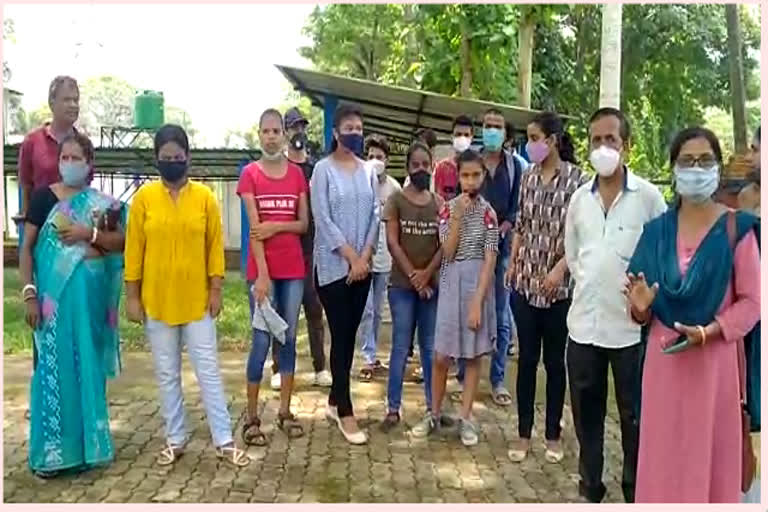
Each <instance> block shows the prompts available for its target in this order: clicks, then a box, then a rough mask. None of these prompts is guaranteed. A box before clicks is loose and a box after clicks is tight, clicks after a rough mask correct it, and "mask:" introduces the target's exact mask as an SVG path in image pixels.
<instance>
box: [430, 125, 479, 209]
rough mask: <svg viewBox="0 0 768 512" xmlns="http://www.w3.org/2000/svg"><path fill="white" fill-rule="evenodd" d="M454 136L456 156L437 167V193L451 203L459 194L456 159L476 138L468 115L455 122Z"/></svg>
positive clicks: (439, 163) (452, 130) (438, 164)
mask: <svg viewBox="0 0 768 512" xmlns="http://www.w3.org/2000/svg"><path fill="white" fill-rule="evenodd" d="M451 133H452V135H453V150H454V151H455V154H454V156H452V157H450V158H445V159H443V160H441V161H439V162H437V164H436V165H435V179H434V182H435V193H436V194H437V195H439V196H440V197H441V198H442V199H443V200H444V201H450V200H451V199H453V198H454V197H456V195H457V194H458V189H459V171H458V169H457V167H456V158H457V157H458V156H459V155H460V154H461V153H462V152H464V151H466V150H468V149H469V147H470V146H471V145H472V137H473V136H474V123H472V119H471V118H470V117H469V116H467V115H463V114H462V115H460V116H458V117H456V119H454V120H453V126H452V127H451Z"/></svg>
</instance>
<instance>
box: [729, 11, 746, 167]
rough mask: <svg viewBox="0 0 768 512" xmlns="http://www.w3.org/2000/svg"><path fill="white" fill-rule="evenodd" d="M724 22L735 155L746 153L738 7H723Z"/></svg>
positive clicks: (744, 93)
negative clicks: (726, 29) (726, 35)
mask: <svg viewBox="0 0 768 512" xmlns="http://www.w3.org/2000/svg"><path fill="white" fill-rule="evenodd" d="M725 22H726V26H727V27H728V62H729V67H730V79H731V110H732V111H733V144H734V147H735V149H736V153H737V154H744V153H746V151H747V137H748V136H747V116H746V92H745V90H744V68H743V65H742V61H741V23H740V22H739V6H738V5H737V4H726V5H725Z"/></svg>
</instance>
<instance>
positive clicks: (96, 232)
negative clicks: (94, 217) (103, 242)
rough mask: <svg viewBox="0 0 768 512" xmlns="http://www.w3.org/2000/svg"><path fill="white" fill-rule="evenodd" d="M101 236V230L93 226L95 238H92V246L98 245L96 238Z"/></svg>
mask: <svg viewBox="0 0 768 512" xmlns="http://www.w3.org/2000/svg"><path fill="white" fill-rule="evenodd" d="M98 236H99V230H98V228H97V227H96V226H93V236H91V245H93V244H95V243H96V238H97V237H98Z"/></svg>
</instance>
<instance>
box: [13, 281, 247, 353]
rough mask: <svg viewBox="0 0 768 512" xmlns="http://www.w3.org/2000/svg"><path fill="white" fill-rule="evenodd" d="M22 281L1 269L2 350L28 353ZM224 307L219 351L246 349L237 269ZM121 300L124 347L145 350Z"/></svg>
mask: <svg viewBox="0 0 768 512" xmlns="http://www.w3.org/2000/svg"><path fill="white" fill-rule="evenodd" d="M21 286H22V285H21V281H20V279H19V271H18V269H16V268H6V269H4V271H3V292H4V293H3V352H4V353H5V354H20V353H31V351H32V336H31V331H30V329H29V327H28V326H27V324H26V322H25V320H24V311H25V309H24V303H23V302H22V300H21ZM222 299H223V308H222V310H221V314H220V315H219V318H218V321H217V331H218V336H219V349H220V350H246V349H247V347H248V343H249V340H250V330H251V329H250V319H249V311H248V296H247V295H246V288H245V281H244V280H243V278H242V277H241V276H240V274H239V273H238V272H228V273H227V276H226V279H225V280H224V290H223V295H222ZM124 301H125V297H123V301H121V305H120V338H121V340H122V344H123V350H126V351H144V350H148V347H147V345H146V343H145V341H144V332H143V330H142V327H141V326H140V325H137V324H133V323H130V322H128V320H126V319H125V308H124V307H123V303H124Z"/></svg>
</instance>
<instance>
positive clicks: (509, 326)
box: [456, 233, 514, 389]
mask: <svg viewBox="0 0 768 512" xmlns="http://www.w3.org/2000/svg"><path fill="white" fill-rule="evenodd" d="M511 236H512V235H511V234H510V233H507V235H506V236H505V237H504V238H502V239H501V240H500V241H499V254H498V257H497V258H496V268H495V269H494V290H495V292H496V351H495V352H494V353H493V354H492V355H491V364H490V372H489V373H490V375H489V377H490V381H491V389H495V388H496V387H497V386H501V385H503V384H504V374H505V372H506V366H507V349H508V348H509V343H510V339H511V337H512V336H511V334H512V331H513V330H514V319H513V318H512V306H511V304H510V296H509V290H508V289H507V287H506V286H504V273H505V272H506V271H507V265H508V264H509V253H510V247H509V240H510V238H511ZM457 364H458V367H459V371H458V374H457V375H456V379H457V380H458V381H459V382H464V361H463V360H459V361H458V362H457Z"/></svg>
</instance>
